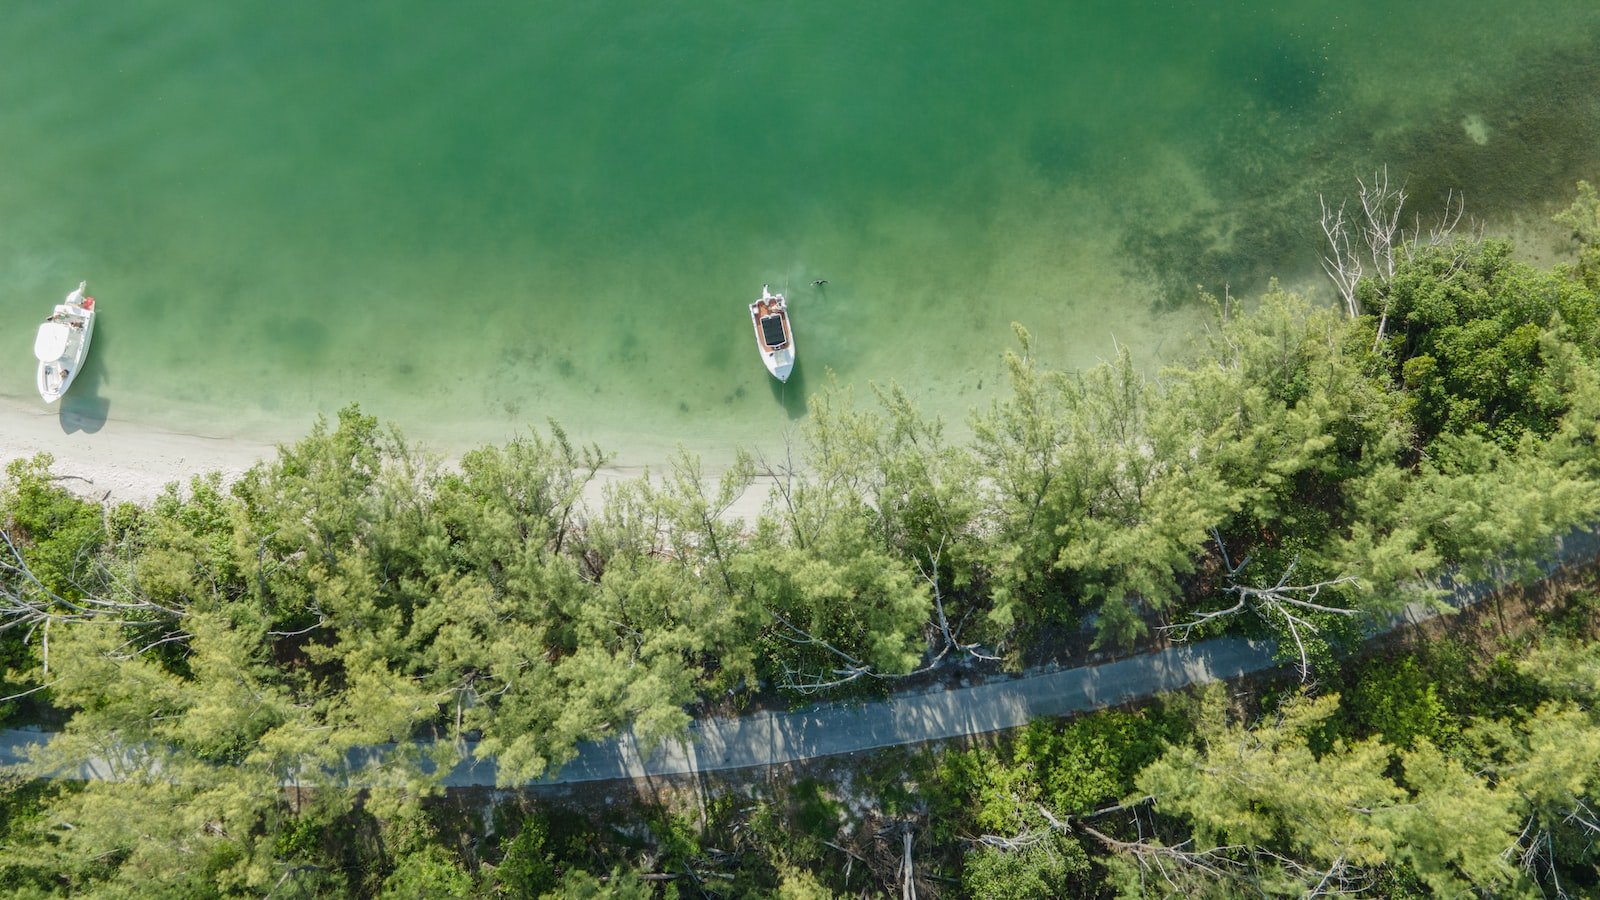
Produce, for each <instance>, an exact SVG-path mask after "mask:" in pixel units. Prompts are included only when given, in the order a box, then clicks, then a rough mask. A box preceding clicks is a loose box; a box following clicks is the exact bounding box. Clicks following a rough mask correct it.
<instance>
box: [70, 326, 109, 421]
mask: <svg viewBox="0 0 1600 900" xmlns="http://www.w3.org/2000/svg"><path fill="white" fill-rule="evenodd" d="M110 331H111V329H109V328H107V327H106V326H105V323H104V322H101V323H98V324H96V325H95V329H94V344H93V346H92V347H91V348H90V350H89V357H88V359H86V360H85V361H84V363H83V371H81V372H79V373H78V377H77V378H74V379H72V387H71V388H70V389H68V390H67V395H66V396H65V397H62V398H61V412H60V414H59V420H60V422H61V430H62V431H63V432H65V433H67V434H72V433H73V432H75V431H82V432H84V433H86V434H94V433H95V432H97V431H99V430H100V429H101V428H102V427H104V425H105V424H106V418H107V416H108V414H109V413H110V411H111V401H110V400H108V399H106V398H105V397H103V396H101V395H100V388H101V386H102V385H104V384H105V382H106V368H105V358H106V345H107V344H108V343H110V335H109V334H108V332H110Z"/></svg>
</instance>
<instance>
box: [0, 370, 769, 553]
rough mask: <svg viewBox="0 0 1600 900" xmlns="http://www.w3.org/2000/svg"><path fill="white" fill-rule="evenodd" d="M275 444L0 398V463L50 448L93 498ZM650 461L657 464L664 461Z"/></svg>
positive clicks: (757, 493)
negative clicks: (101, 418) (84, 414)
mask: <svg viewBox="0 0 1600 900" xmlns="http://www.w3.org/2000/svg"><path fill="white" fill-rule="evenodd" d="M310 428H311V425H310V423H307V425H306V428H305V430H304V431H303V432H301V434H297V435H293V436H290V437H287V438H285V440H286V441H294V440H297V439H298V438H299V437H301V436H303V434H304V433H305V432H309V431H310ZM424 446H425V447H427V446H428V445H426V444H424ZM277 449H278V448H277V444H275V443H266V442H263V441H260V440H255V439H250V438H243V437H222V436H209V435H205V434H196V433H185V432H176V431H168V430H164V429H160V428H155V427H152V426H149V425H144V424H141V423H138V422H129V421H122V420H118V419H114V418H108V419H106V420H105V421H104V422H99V421H95V420H87V419H85V417H82V416H78V415H75V414H74V413H72V412H70V411H63V410H62V409H60V408H58V407H55V406H45V405H44V404H42V403H38V402H32V403H30V402H27V401H18V400H13V399H10V398H0V465H4V464H7V463H10V462H11V461H12V460H14V459H22V458H29V457H32V456H34V455H36V454H39V453H49V454H50V455H51V456H52V457H54V459H55V464H54V466H53V467H52V471H54V472H55V474H56V475H57V476H58V477H59V478H60V479H61V482H60V483H61V485H62V487H65V488H66V489H68V490H69V491H71V492H73V493H74V494H77V495H78V496H81V497H84V498H86V499H89V500H94V501H96V502H108V503H120V502H131V503H138V504H148V503H150V502H152V501H154V500H155V498H156V497H158V496H160V495H161V493H162V492H163V491H165V490H166V486H167V485H168V484H172V483H174V482H176V483H177V484H178V485H179V486H180V488H185V487H187V485H188V483H189V480H190V479H191V478H193V477H194V476H196V475H203V474H205V473H208V472H213V471H215V472H221V473H222V476H223V480H224V481H227V482H232V481H234V480H236V479H238V478H239V477H240V476H241V475H243V474H244V473H245V472H246V471H248V470H249V469H250V468H251V467H252V466H254V465H255V464H256V463H258V462H261V461H263V460H267V459H271V458H272V457H273V456H274V455H275V454H276V453H277ZM429 449H436V448H431V447H430V448H429ZM458 456H459V454H457V453H451V454H448V455H447V456H446V459H447V461H450V462H453V461H454V460H455V459H456V458H457V457H458ZM662 462H663V463H665V460H663V461H662ZM649 468H650V469H651V470H652V471H654V472H661V471H663V470H664V469H665V468H666V466H665V465H661V466H659V467H657V466H651V467H649ZM644 471H645V467H642V466H610V467H607V468H605V469H602V470H601V471H600V472H599V473H598V474H597V476H596V478H595V480H594V481H593V482H591V483H590V485H589V490H588V491H586V492H585V498H584V499H585V502H586V503H587V504H588V505H589V507H590V510H591V511H594V510H598V509H599V506H600V503H601V502H602V499H603V492H604V487H605V485H607V484H613V483H617V482H623V481H631V480H633V479H635V478H638V477H640V476H641V475H642V474H644ZM706 472H707V475H708V477H713V478H714V477H716V476H717V475H719V474H720V472H719V471H716V467H713V466H707V467H706ZM708 487H710V488H714V485H712V486H708ZM768 487H769V485H768V484H767V483H765V482H763V481H758V482H757V483H756V484H754V485H752V486H751V488H750V490H748V491H746V492H745V494H744V496H743V497H741V498H739V500H738V502H736V503H735V504H734V506H733V508H732V509H730V510H729V511H728V515H729V517H730V518H740V519H744V520H745V521H747V522H750V521H753V520H754V519H755V517H756V516H757V515H758V514H759V513H760V512H761V508H762V506H763V504H764V503H765V501H766V497H767V491H768Z"/></svg>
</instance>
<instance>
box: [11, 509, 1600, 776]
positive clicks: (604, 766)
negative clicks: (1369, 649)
mask: <svg viewBox="0 0 1600 900" xmlns="http://www.w3.org/2000/svg"><path fill="white" fill-rule="evenodd" d="M1597 556H1600V534H1597V533H1595V532H1590V531H1583V532H1574V533H1572V534H1569V535H1568V536H1566V537H1565V538H1563V539H1562V540H1561V541H1560V543H1559V545H1558V549H1557V551H1556V552H1555V553H1554V554H1553V555H1552V556H1551V558H1550V559H1549V560H1547V561H1546V562H1545V563H1543V564H1542V565H1541V566H1540V568H1541V569H1542V570H1543V572H1544V573H1545V574H1546V575H1549V574H1552V573H1554V572H1555V571H1557V570H1559V569H1561V568H1563V567H1566V566H1570V565H1573V564H1581V563H1587V562H1591V561H1593V560H1594V559H1595V558H1596V557H1597ZM1497 583H1503V582H1502V581H1480V582H1471V583H1463V584H1456V583H1454V582H1452V581H1450V580H1449V579H1446V580H1444V581H1442V582H1441V583H1440V585H1439V588H1440V590H1441V591H1442V597H1441V599H1443V600H1444V602H1445V604H1446V606H1448V607H1454V608H1456V609H1464V608H1466V607H1468V606H1471V605H1472V604H1474V603H1476V602H1478V601H1479V600H1482V599H1484V598H1485V597H1487V596H1489V595H1490V594H1491V593H1492V592H1493V590H1494V588H1495V586H1496V584H1497ZM1439 614H1440V611H1439V610H1438V609H1437V608H1434V607H1426V606H1421V605H1413V606H1409V607H1407V608H1406V609H1405V610H1403V611H1402V612H1400V613H1398V614H1396V615H1395V616H1393V617H1391V619H1390V620H1389V621H1387V622H1383V623H1379V624H1378V625H1377V626H1375V627H1374V628H1373V634H1380V633H1383V632H1386V631H1390V630H1392V629H1393V628H1395V627H1397V626H1399V625H1400V624H1402V623H1405V622H1413V623H1414V622H1418V621H1421V620H1423V619H1427V618H1431V617H1434V616H1437V615H1439ZM1281 665H1283V660H1282V659H1281V658H1280V657H1279V656H1278V654H1277V645H1276V643H1275V642H1274V641H1270V640H1259V641H1252V640H1247V639H1244V638H1238V637H1219V638H1212V639H1210V640H1205V641H1199V642H1196V643H1193V644H1182V645H1178V646H1173V647H1168V648H1165V649H1163V650H1158V651H1154V652H1151V653H1145V654H1141V655H1139V656H1133V657H1129V658H1127V659H1119V660H1115V661H1113V662H1107V663H1101V664H1099V665H1093V666H1081V667H1078V668H1073V669H1061V670H1055V671H1042V672H1030V673H1027V674H1024V675H1021V676H1018V677H1014V678H1006V679H1001V680H995V681H989V682H986V683H983V684H977V685H972V686H968V687H958V688H951V689H948V690H937V689H936V690H930V691H926V692H921V693H907V694H897V695H895V696H893V697H889V698H887V699H884V700H876V701H871V702H866V703H860V704H849V705H846V704H821V705H816V706H811V707H807V708H804V709H800V710H795V711H793V712H783V713H772V712H765V713H757V714H753V715H749V716H739V717H735V718H706V719H700V720H697V721H695V722H693V723H691V724H690V726H689V730H688V733H687V735H685V736H684V737H683V738H681V739H674V740H669V741H666V742H665V743H663V744H662V745H661V746H659V747H656V748H653V749H651V748H648V747H645V746H643V745H642V744H641V743H640V742H639V741H638V739H637V738H635V737H634V735H633V734H632V733H631V732H624V733H622V734H620V735H617V736H615V737H612V738H608V739H606V740H603V741H592V742H586V743H583V744H581V745H579V747H578V755H577V757H576V758H574V759H573V760H572V761H570V762H568V763H567V764H566V765H564V766H562V767H561V768H560V769H559V770H558V771H555V772H553V773H551V774H549V775H547V776H545V777H544V778H541V779H539V780H537V781H534V782H530V783H529V785H528V786H530V787H539V786H556V785H566V784H580V783H584V782H595V781H614V780H620V779H631V778H641V777H647V776H667V775H692V774H695V773H697V772H715V771H719V770H726V769H747V768H759V767H765V766H775V765H783V764H786V763H794V762H801V761H803V760H808V759H815V758H817V757H823V756H835V755H839V754H845V753H855V752H859V751H863V750H875V749H879V748H882V747H895V746H903V745H909V744H921V743H926V742H929V741H939V740H947V739H950V738H957V737H966V736H969V735H977V734H987V733H989V732H993V731H1002V730H1005V729H1008V728H1017V727H1020V726H1023V725H1026V724H1027V723H1028V722H1030V721H1032V720H1034V719H1038V718H1044V717H1051V716H1065V715H1070V714H1073V713H1078V712H1086V711H1089V710H1094V709H1102V708H1105V707H1108V706H1115V705H1117V704H1119V703H1126V702H1128V701H1131V700H1139V699H1143V698H1146V697H1150V696H1154V695H1155V694H1158V693H1162V692H1165V691H1173V690H1179V689H1181V688H1185V687H1189V686H1191V685H1199V684H1206V683H1209V682H1213V681H1227V680H1229V679H1233V678H1238V677H1240V676H1243V675H1248V674H1251V673H1254V672H1261V671H1265V670H1268V669H1273V668H1277V667H1279V666H1281ZM48 739H49V735H48V734H45V733H42V732H38V731H20V730H6V731H0V765H3V766H5V767H10V766H14V765H17V764H19V763H22V762H25V761H26V757H27V754H28V751H29V750H30V749H32V748H34V747H37V746H39V745H41V744H43V743H44V742H45V741H46V740H48ZM469 749H471V745H470V744H469ZM392 750H393V745H375V746H373V747H370V748H367V749H364V750H361V751H357V752H354V753H352V754H350V757H349V770H350V779H351V781H352V782H360V781H361V780H362V776H361V772H362V771H363V770H365V769H367V768H369V767H372V766H375V765H377V764H380V763H381V762H382V760H383V759H385V758H386V757H387V756H388V755H389V754H390V753H391V752H392ZM109 773H110V767H109V766H106V765H104V764H103V763H95V764H90V765H88V766H85V767H84V770H83V771H80V772H77V773H74V776H75V777H79V778H105V777H108V776H109ZM495 774H496V769H495V763H494V760H493V759H492V758H491V759H484V760H476V759H472V758H470V754H469V758H468V759H467V760H465V761H463V762H461V763H459V764H457V765H456V766H455V767H454V768H453V769H452V770H451V771H450V772H449V773H448V774H446V775H445V776H444V778H443V779H442V784H444V785H445V786H446V787H492V786H494V785H495V783H496V782H495Z"/></svg>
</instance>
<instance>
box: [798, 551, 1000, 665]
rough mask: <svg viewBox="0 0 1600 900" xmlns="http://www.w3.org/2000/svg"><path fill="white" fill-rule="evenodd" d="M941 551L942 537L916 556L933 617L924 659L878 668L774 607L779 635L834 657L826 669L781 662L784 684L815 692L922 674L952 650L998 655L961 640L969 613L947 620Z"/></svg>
mask: <svg viewBox="0 0 1600 900" xmlns="http://www.w3.org/2000/svg"><path fill="white" fill-rule="evenodd" d="M943 552H944V544H943V542H942V541H941V543H940V545H939V546H938V547H936V548H929V549H928V551H927V558H928V561H927V564H926V565H924V564H923V562H922V560H921V559H920V558H919V559H917V560H916V561H915V564H916V567H917V572H918V574H919V575H921V576H922V579H923V580H924V581H926V582H927V583H928V587H929V590H930V593H931V595H932V599H933V618H932V620H931V621H930V622H929V624H928V627H929V630H930V631H931V632H932V634H933V636H934V637H933V640H932V643H933V646H932V647H931V648H930V652H929V655H928V657H927V661H926V662H924V663H923V664H922V665H920V666H918V667H917V668H915V669H912V670H911V671H909V672H879V671H878V670H876V669H874V668H873V667H872V665H871V664H869V663H867V662H865V661H863V660H862V659H860V658H859V657H856V656H854V655H852V654H851V653H849V652H847V651H845V650H842V649H840V648H839V647H837V646H835V645H834V644H833V643H831V642H829V641H827V640H824V639H823V638H820V637H818V636H817V635H815V634H814V633H812V632H811V631H808V630H807V629H804V628H801V627H800V626H798V625H796V624H795V623H794V622H793V621H791V620H790V619H789V618H788V617H786V616H784V615H783V614H782V613H781V612H778V611H777V610H773V609H769V610H768V613H769V614H770V615H771V616H772V618H773V621H775V622H777V623H778V625H779V626H780V628H781V631H780V633H779V636H780V637H782V638H783V639H784V640H786V641H788V642H789V643H791V644H796V645H799V646H806V647H812V648H815V649H817V650H820V651H822V652H823V653H824V654H826V655H827V656H829V657H831V658H832V659H833V660H834V665H833V667H832V668H830V669H828V670H827V671H825V672H804V671H801V670H799V669H796V668H794V667H793V666H790V665H789V664H788V663H783V664H782V665H783V675H784V685H783V686H784V687H785V688H787V689H789V690H792V691H796V692H798V693H801V694H815V693H819V692H821V691H826V690H829V689H832V688H837V687H843V686H844V685H847V684H850V683H851V682H853V681H858V680H860V679H863V678H877V679H880V680H885V681H889V680H903V679H906V678H914V677H916V676H918V675H925V674H927V673H928V672H932V671H934V670H935V669H937V668H938V667H939V666H940V665H941V664H942V663H943V662H944V660H945V658H946V657H948V656H949V655H950V654H951V652H952V651H954V652H957V653H960V654H962V655H964V656H965V657H967V658H968V659H975V660H983V661H989V662H994V661H998V660H999V659H1000V657H999V656H998V655H996V654H994V653H990V652H989V651H988V650H986V649H985V648H984V646H983V644H981V643H980V642H977V641H971V642H963V641H962V640H961V632H962V630H963V629H964V628H965V627H966V623H967V618H968V615H969V613H963V614H962V617H961V619H960V621H958V622H957V623H956V624H955V625H954V626H952V625H951V624H950V617H949V614H948V613H947V612H946V611H945V603H944V591H943V590H942V589H941V587H940V584H939V561H940V558H941V555H942V554H943Z"/></svg>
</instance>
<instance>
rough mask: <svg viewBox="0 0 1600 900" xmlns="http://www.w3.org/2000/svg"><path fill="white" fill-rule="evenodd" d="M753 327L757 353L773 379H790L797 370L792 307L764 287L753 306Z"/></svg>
mask: <svg viewBox="0 0 1600 900" xmlns="http://www.w3.org/2000/svg"><path fill="white" fill-rule="evenodd" d="M750 324H751V325H752V326H753V327H754V328H755V332H756V350H757V351H758V352H759V353H760V354H761V362H762V364H763V365H765V366H766V367H767V371H768V372H770V373H771V374H772V377H773V378H776V379H778V380H779V381H782V382H787V381H788V380H789V375H790V373H792V372H793V371H794V364H795V359H796V356H795V346H794V328H793V327H792V325H791V323H790V321H789V306H788V303H787V302H786V301H785V300H784V299H783V295H782V294H773V293H770V292H769V291H768V290H767V286H766V285H762V287H761V299H760V300H757V301H756V302H754V303H752V304H750Z"/></svg>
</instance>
